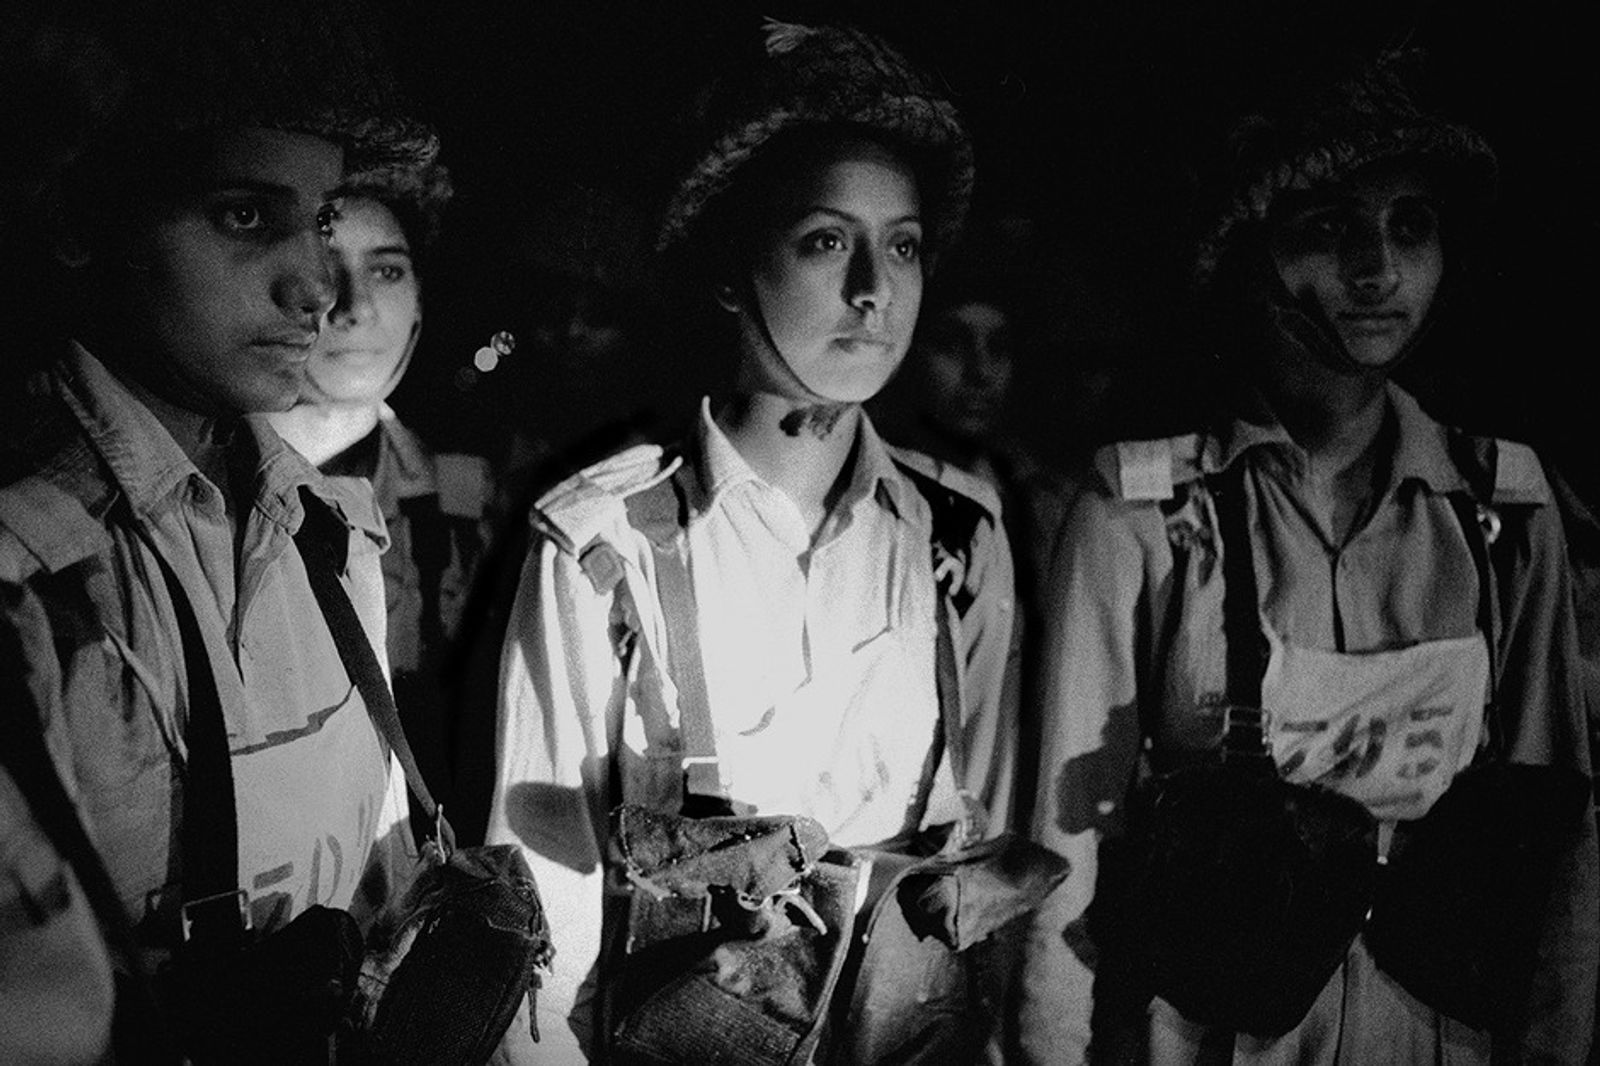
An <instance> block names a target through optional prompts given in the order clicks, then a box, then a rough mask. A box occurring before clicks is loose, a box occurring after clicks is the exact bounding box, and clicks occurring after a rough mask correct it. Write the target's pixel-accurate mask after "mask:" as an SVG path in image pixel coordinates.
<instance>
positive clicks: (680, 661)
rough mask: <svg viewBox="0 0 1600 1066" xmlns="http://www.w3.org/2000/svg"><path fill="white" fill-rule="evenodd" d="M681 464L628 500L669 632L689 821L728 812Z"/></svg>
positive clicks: (669, 665)
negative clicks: (687, 535)
mask: <svg viewBox="0 0 1600 1066" xmlns="http://www.w3.org/2000/svg"><path fill="white" fill-rule="evenodd" d="M682 470H683V467H682V466H680V467H679V468H678V470H677V471H674V472H673V474H672V476H671V477H668V478H664V479H662V480H661V481H659V482H657V483H656V484H654V485H652V486H650V487H649V488H648V489H645V490H644V491H642V492H637V493H635V494H633V495H632V496H629V497H628V499H627V501H626V507H627V509H628V521H629V523H630V524H631V525H632V526H633V527H634V528H635V529H637V530H639V531H640V532H641V533H643V534H644V535H645V539H647V540H648V541H649V542H650V547H651V554H652V556H653V558H654V560H655V567H656V586H657V590H658V596H657V601H658V602H659V603H660V604H661V615H662V622H663V624H664V625H665V628H666V631H667V663H665V664H662V665H663V666H664V667H665V668H666V670H667V672H668V674H669V675H670V676H671V678H672V683H673V684H674V685H675V686H676V687H677V689H678V729H679V733H680V736H681V738H682V743H683V811H682V813H683V814H685V815H687V816H689V817H693V818H703V817H711V816H716V815H724V814H731V813H732V812H733V808H732V803H731V801H730V800H729V798H728V789H727V785H725V784H724V783H723V780H722V771H721V768H720V764H719V763H718V756H717V734H716V729H715V727H714V726H713V725H712V722H711V702H710V697H709V696H708V695H707V692H706V672H705V661H704V660H703V659H702V658H701V654H700V652H701V648H700V619H699V616H698V614H697V613H696V612H697V608H696V602H697V601H696V600H695V595H694V577H693V575H692V574H691V573H690V571H689V554H688V543H687V540H686V539H685V538H684V537H682V536H680V535H679V530H681V529H682V528H683V526H684V519H685V518H686V517H687V516H686V514H685V508H686V497H685V494H684V487H683V485H682V484H681V483H680V482H679V480H678V476H679V473H680V472H681V471H682Z"/></svg>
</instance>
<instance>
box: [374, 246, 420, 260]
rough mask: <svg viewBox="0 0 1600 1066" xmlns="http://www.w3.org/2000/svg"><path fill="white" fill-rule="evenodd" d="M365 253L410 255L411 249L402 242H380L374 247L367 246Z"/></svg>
mask: <svg viewBox="0 0 1600 1066" xmlns="http://www.w3.org/2000/svg"><path fill="white" fill-rule="evenodd" d="M364 254H366V255H403V256H406V257H408V258H409V257H410V255H411V249H410V248H407V247H406V246H405V245H403V244H380V245H378V246H377V247H376V248H368V249H367V250H366V252H365V253H364Z"/></svg>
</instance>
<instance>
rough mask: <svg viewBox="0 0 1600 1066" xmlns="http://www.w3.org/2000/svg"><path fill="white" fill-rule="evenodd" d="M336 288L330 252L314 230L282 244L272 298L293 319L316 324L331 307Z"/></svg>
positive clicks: (336, 291) (309, 230)
mask: <svg viewBox="0 0 1600 1066" xmlns="http://www.w3.org/2000/svg"><path fill="white" fill-rule="evenodd" d="M337 295H338V289H337V286H336V283H335V279H334V273H333V253H332V252H331V251H330V250H329V249H328V246H327V243H326V242H325V241H324V240H323V238H322V235H321V234H320V233H319V232H318V231H317V230H316V229H309V228H308V229H307V230H306V231H305V232H303V233H300V234H296V235H295V236H294V237H293V238H291V239H290V240H288V241H285V242H284V250H283V257H282V259H281V261H280V263H279V269H278V276H277V278H276V279H274V281H273V286H272V297H273V300H274V301H275V302H276V303H277V305H278V306H279V307H280V308H281V309H282V310H283V311H284V312H285V313H287V314H289V315H290V316H291V317H294V318H304V319H309V320H310V321H312V322H314V323H315V322H320V321H321V320H322V316H323V315H325V314H327V313H328V310H329V309H330V308H332V307H333V303H334V299H335V298H336V296H337Z"/></svg>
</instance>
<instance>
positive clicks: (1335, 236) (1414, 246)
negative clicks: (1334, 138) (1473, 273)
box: [1270, 162, 1444, 369]
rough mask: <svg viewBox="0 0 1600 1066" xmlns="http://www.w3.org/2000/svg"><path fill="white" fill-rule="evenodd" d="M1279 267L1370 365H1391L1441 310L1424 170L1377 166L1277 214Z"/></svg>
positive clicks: (1435, 220) (1273, 241)
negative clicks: (1436, 309)
mask: <svg viewBox="0 0 1600 1066" xmlns="http://www.w3.org/2000/svg"><path fill="white" fill-rule="evenodd" d="M1270 254H1271V257H1272V266H1273V268H1274V269H1275V270H1276V271H1277V274H1278V277H1279V279H1281V280H1282V282H1283V284H1284V286H1285V287H1286V288H1287V289H1288V291H1289V293H1290V295H1292V296H1294V297H1295V298H1296V299H1297V300H1300V301H1302V302H1308V303H1311V304H1313V305H1314V306H1315V308H1316V309H1317V311H1318V312H1319V313H1320V314H1321V315H1322V317H1323V318H1324V319H1325V320H1326V322H1327V324H1328V325H1329V326H1330V327H1331V328H1332V330H1333V332H1334V333H1335V334H1336V335H1337V336H1338V337H1339V340H1340V341H1341V342H1342V343H1343V346H1344V350H1345V352H1346V354H1347V355H1348V356H1349V358H1350V359H1351V360H1352V361H1353V362H1354V363H1355V364H1357V365H1358V366H1359V367H1362V368H1366V369H1380V368H1387V367H1389V366H1390V365H1392V364H1393V363H1394V362H1395V361H1396V359H1397V358H1398V357H1399V356H1400V355H1401V353H1402V352H1404V351H1405V350H1406V349H1407V347H1408V345H1409V342H1410V341H1411V339H1412V337H1414V336H1415V335H1416V333H1417V331H1418V330H1419V329H1420V328H1421V326H1422V324H1423V321H1424V320H1425V319H1426V318H1427V315H1428V311H1429V309H1430V308H1431V307H1432V306H1433V298H1434V296H1435V294H1436V293H1437V292H1438V289H1439V283H1440V281H1441V279H1442V278H1443V276H1444V252H1443V248H1442V246H1441V244H1440V239H1439V213H1438V208H1437V206H1436V205H1435V203H1434V200H1433V196H1432V190H1431V187H1430V185H1429V183H1428V182H1427V181H1426V179H1425V178H1424V177H1423V176H1422V174H1421V173H1420V172H1418V171H1417V170H1416V169H1414V168H1411V167H1406V166H1403V165H1400V164H1397V163H1392V162H1391V163H1376V164H1372V165H1370V166H1367V167H1364V168H1362V169H1361V170H1358V171H1356V173H1355V174H1354V175H1352V176H1351V177H1350V179H1348V180H1347V181H1344V182H1342V183H1340V184H1339V185H1337V186H1334V187H1333V188H1332V189H1330V190H1328V191H1326V192H1321V193H1317V194H1315V195H1313V196H1310V197H1308V198H1306V199H1305V200H1303V201H1301V202H1299V203H1298V204H1295V205H1293V206H1292V207H1291V208H1290V209H1289V210H1288V211H1286V212H1285V213H1284V214H1283V215H1282V217H1280V218H1278V219H1277V220H1275V222H1274V224H1273V227H1272V231H1271V236H1270Z"/></svg>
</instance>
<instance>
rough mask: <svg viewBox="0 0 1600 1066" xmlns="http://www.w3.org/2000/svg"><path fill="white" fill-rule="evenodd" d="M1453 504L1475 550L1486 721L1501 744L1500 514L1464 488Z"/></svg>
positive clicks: (1455, 494)
mask: <svg viewBox="0 0 1600 1066" xmlns="http://www.w3.org/2000/svg"><path fill="white" fill-rule="evenodd" d="M1450 507H1451V509H1452V510H1454V511H1455V513H1456V521H1457V522H1459V523H1460V524H1461V535H1462V536H1464V537H1466V538H1467V550H1468V551H1469V552H1471V553H1472V566H1473V569H1475V570H1476V571H1477V572H1478V629H1479V631H1480V632H1481V633H1483V639H1484V641H1485V642H1486V643H1487V644H1488V646H1489V713H1488V714H1487V715H1486V716H1485V722H1486V723H1487V724H1488V727H1489V740H1490V744H1491V745H1492V746H1494V747H1495V748H1497V749H1498V748H1499V746H1500V745H1501V742H1502V738H1501V736H1500V731H1499V714H1498V713H1497V708H1498V706H1499V702H1500V676H1499V674H1500V668H1499V662H1498V659H1499V650H1498V649H1499V645H1498V643H1497V640H1498V638H1497V636H1496V634H1495V624H1494V593H1495V580H1494V567H1493V566H1492V565H1491V563H1490V559H1489V548H1490V544H1491V543H1492V541H1493V539H1494V538H1495V537H1497V536H1498V534H1499V530H1500V526H1499V521H1500V520H1499V516H1498V515H1496V514H1495V513H1494V512H1493V511H1491V510H1489V509H1488V508H1487V507H1486V506H1484V505H1483V504H1481V503H1479V502H1478V501H1477V500H1476V499H1475V498H1473V496H1472V495H1470V494H1469V493H1465V492H1452V493H1450Z"/></svg>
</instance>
